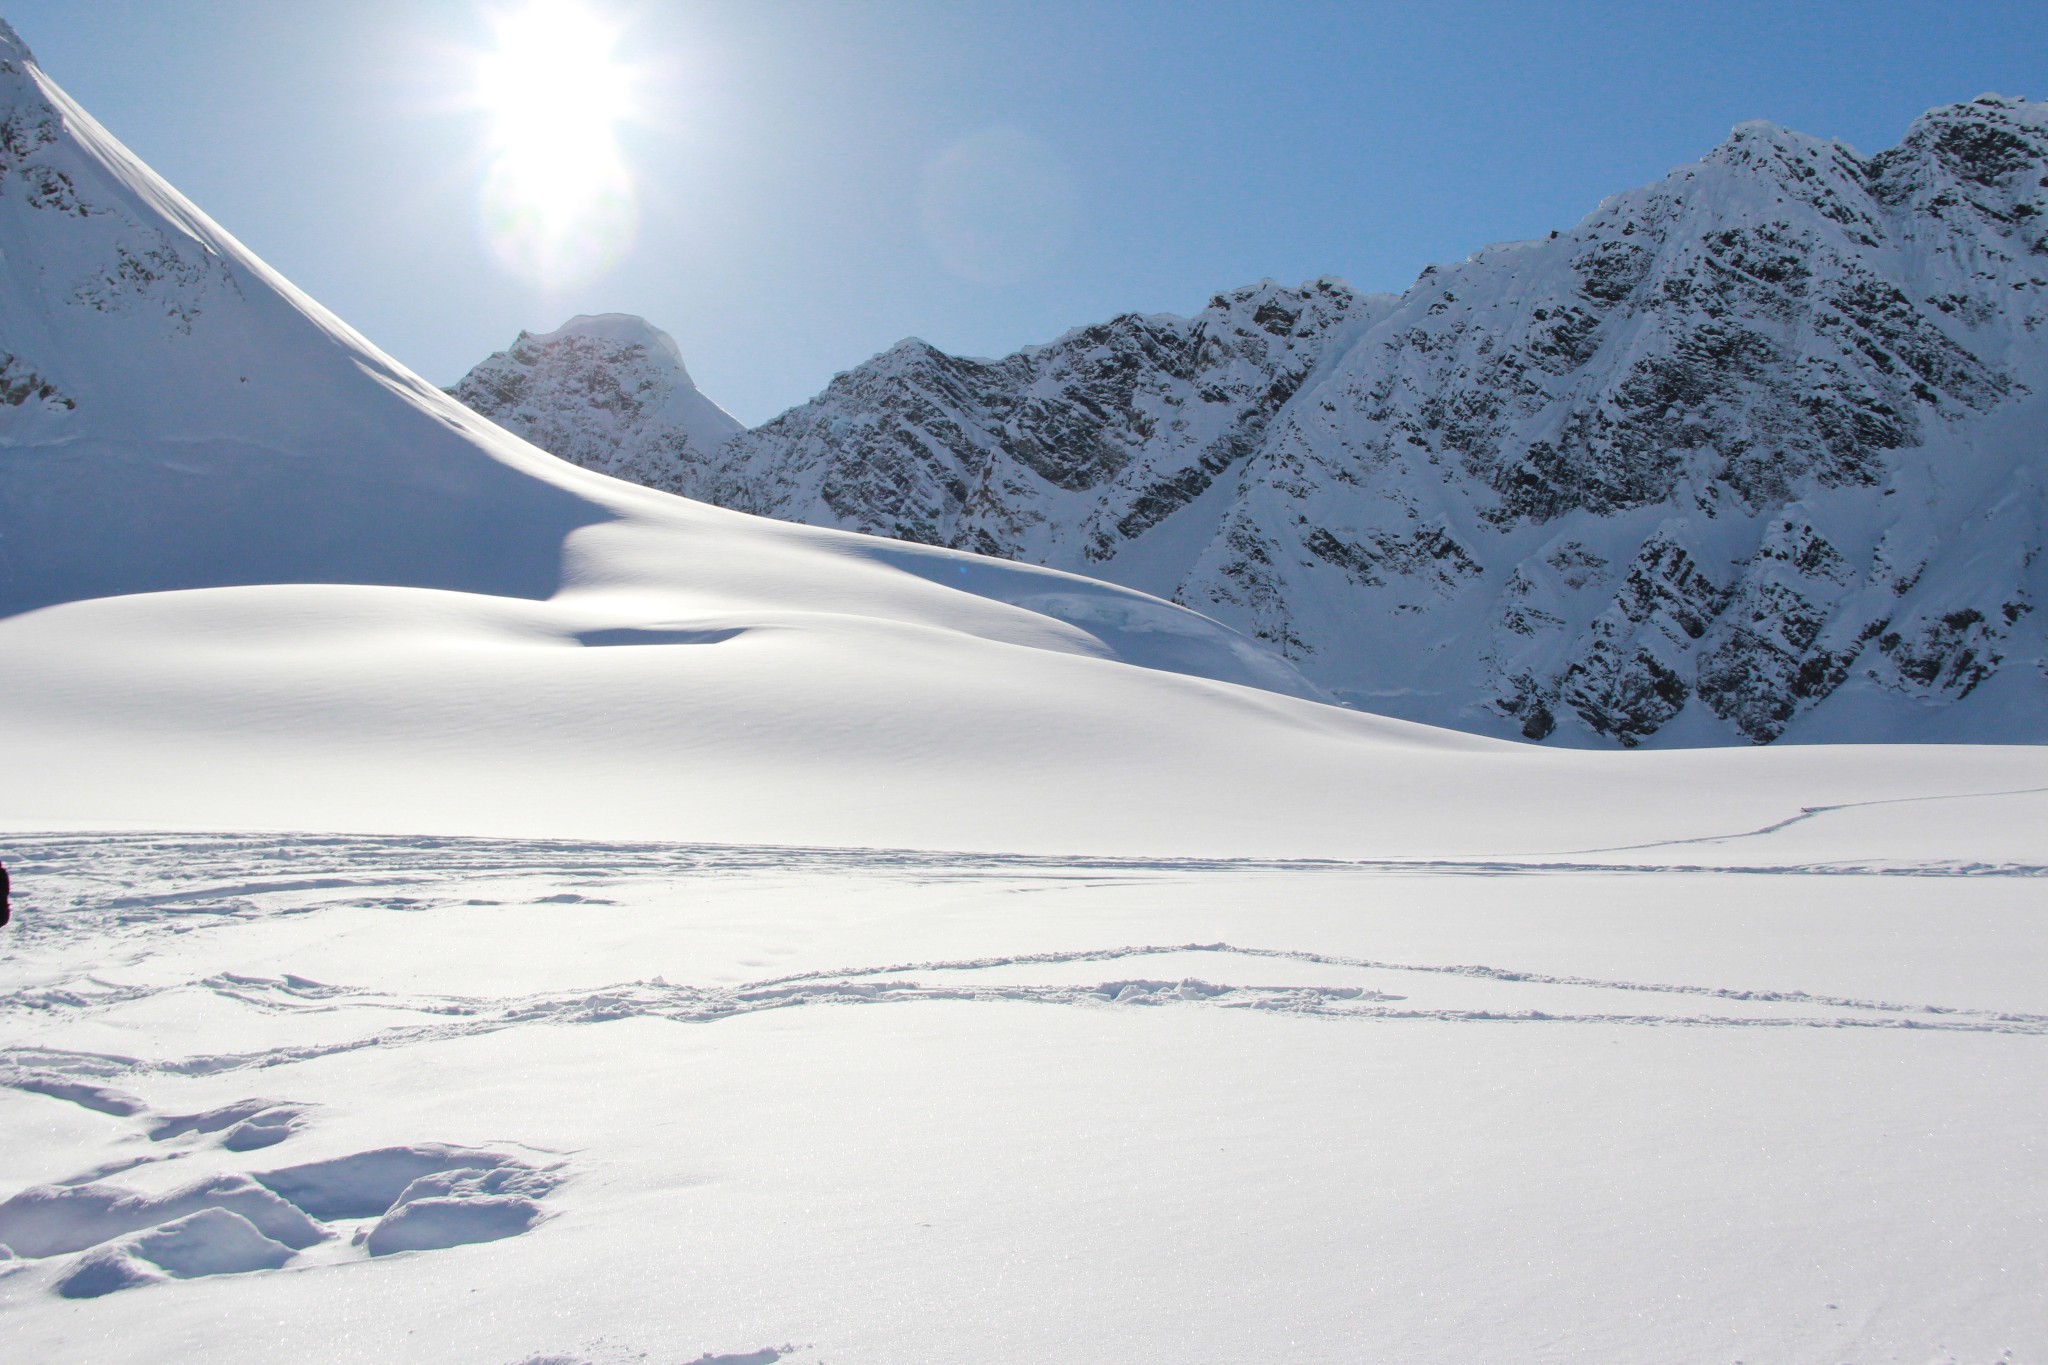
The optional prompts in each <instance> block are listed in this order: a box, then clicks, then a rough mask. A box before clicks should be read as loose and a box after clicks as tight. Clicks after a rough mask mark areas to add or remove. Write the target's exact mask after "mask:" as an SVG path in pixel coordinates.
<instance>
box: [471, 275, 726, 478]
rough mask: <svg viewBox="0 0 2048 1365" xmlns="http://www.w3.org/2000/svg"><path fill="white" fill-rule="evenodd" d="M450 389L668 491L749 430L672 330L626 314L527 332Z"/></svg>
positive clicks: (567, 454) (573, 458)
mask: <svg viewBox="0 0 2048 1365" xmlns="http://www.w3.org/2000/svg"><path fill="white" fill-rule="evenodd" d="M450 392H451V393H452V394H453V396H454V397H455V398H457V399H458V400H460V401H461V402H463V403H465V404H467V405H468V406H470V407H471V408H474V409H476V410H477V411H478V412H488V413H491V414H493V416H494V418H495V420H497V421H499V422H500V423H501V424H503V425H505V426H508V427H511V428H513V429H514V430H517V431H518V432H519V433H520V434H521V435H523V436H525V437H526V439H528V440H529V441H532V442H533V443H534V444H535V445H537V446H539V447H541V448H542V449H543V450H546V451H548V452H550V453H551V454H554V455H559V456H561V457H562V458H563V459H565V460H568V461H570V462H571V463H573V464H579V465H582V466H583V467H584V468H585V469H595V470H597V471H598V472H599V473H602V474H610V475H612V476H614V477H616V478H621V479H628V480H631V481H632V482H634V483H638V484H645V485H646V486H647V487H649V488H659V489H663V490H665V491H667V492H676V491H679V490H680V489H682V488H685V487H688V486H691V485H692V484H694V482H695V478H694V477H693V474H694V467H695V466H698V465H701V464H703V463H704V462H705V460H706V459H707V458H708V457H709V456H710V455H711V454H712V453H713V452H714V451H716V450H717V449H718V448H719V447H720V446H722V445H724V444H725V443H726V442H727V441H728V440H730V439H732V438H733V437H734V436H737V435H738V434H739V433H740V432H741V431H742V430H744V428H743V427H742V426H741V424H740V422H739V420H738V419H737V418H735V417H733V416H732V414H730V413H728V412H727V411H726V410H725V409H724V408H721V407H719V406H718V405H717V404H716V403H714V402H712V401H711V400H710V399H709V398H706V397H705V396H704V395H703V394H702V393H700V392H699V391H698V389H697V386H696V384H694V383H693V382H691V379H690V373H689V371H688V370H687V369H685V368H684V366H683V357H682V353H681V352H680V351H678V350H677V349H676V343H675V341H674V339H673V338H671V337H670V336H669V334H668V333H666V332H664V331H661V330H660V329H658V328H656V327H653V326H650V325H649V324H648V323H646V322H644V321H642V320H641V319H639V318H636V317H629V316H627V315H626V314H623V313H603V314H599V315H597V316H595V317H592V316H587V315H585V316H578V317H573V318H571V319H569V321H568V322H567V323H566V324H564V325H563V326H562V327H560V328H558V329H557V330H555V331H552V332H546V333H541V334H539V335H536V334H534V333H532V332H521V333H520V334H519V337H518V339H517V340H516V341H514V342H513V343H512V345H511V346H510V348H508V349H506V350H503V351H500V352H498V353H497V354H496V355H494V356H492V357H491V358H490V359H488V360H486V361H484V362H483V364H481V365H479V366H477V367H476V368H475V369H474V370H471V371H470V372H469V374H468V375H467V376H466V377H465V378H464V379H463V381H462V382H461V383H460V384H458V385H457V386H456V387H455V388H454V389H452V390H450Z"/></svg>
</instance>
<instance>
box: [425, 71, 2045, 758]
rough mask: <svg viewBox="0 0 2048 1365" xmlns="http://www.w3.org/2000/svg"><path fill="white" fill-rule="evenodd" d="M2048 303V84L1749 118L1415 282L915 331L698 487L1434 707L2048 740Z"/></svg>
mask: <svg viewBox="0 0 2048 1365" xmlns="http://www.w3.org/2000/svg"><path fill="white" fill-rule="evenodd" d="M2044 327H2048V106H2044V105H2041V104H2034V103H2028V102H2025V101H2021V100H2012V99H2002V98H1998V97H1995V96H1986V97H1984V98H1981V99H1978V100H1975V101H1972V102H1970V103H1967V104H1959V105H1954V106H1950V107H1947V108H1942V109H1937V110H1934V111H1933V112H1931V113H1929V114H1928V115H1926V116H1925V117H1924V118H1923V119H1921V120H1920V121H1919V122H1918V123H1916V124H1915V125H1914V126H1913V128H1912V129H1911V131H1910V132H1909V133H1908V134H1907V136H1906V138H1905V140H1904V141H1903V142H1902V143H1901V145H1900V146H1898V147H1896V148H1894V149H1892V150H1890V151H1886V152H1883V153H1880V154H1878V155H1876V156H1873V157H1869V158H1865V157H1861V156H1859V155H1857V154H1856V153H1855V152H1853V151H1852V150H1851V149H1849V148H1848V147H1845V146H1843V145H1841V144H1839V143H1830V142H1821V141H1818V140H1815V139H1812V138H1808V137H1804V136H1802V135H1800V134H1797V133H1793V132H1788V131H1786V130H1784V129H1780V128H1776V127H1774V126H1772V125H1769V124H1764V123H1750V124H1744V125H1742V126H1740V127H1738V128H1737V129H1735V131H1734V133H1733V134H1732V135H1731V136H1730V138H1729V140H1728V141H1727V142H1726V143H1724V144H1723V145H1722V146H1721V147H1719V148H1717V149H1715V150H1714V151H1713V152H1712V153H1711V154H1709V155H1708V156H1707V157H1705V158H1704V159H1702V160H1701V161H1699V162H1697V163H1695V164H1693V165H1690V166H1685V167H1681V168H1680V169H1678V170H1676V171H1674V172H1672V174H1671V175H1670V176H1668V177H1666V178H1665V179H1664V180H1663V181H1662V182H1660V183H1658V184H1655V185H1650V186H1647V187H1644V188H1642V189H1639V190H1635V191H1632V192H1630V193H1627V194H1623V195H1618V196H1616V197H1615V198H1612V199H1610V200H1608V201H1607V202H1606V203H1604V204H1602V205H1601V206H1600V208H1599V209H1598V210H1597V211H1595V212H1594V213H1593V214H1592V215H1591V216H1589V217H1588V218H1587V219H1586V220H1585V221H1583V222H1582V223H1580V224H1579V225H1577V226H1576V227H1574V228H1572V229H1570V230H1568V231H1562V232H1556V233H1552V234H1551V235H1550V236H1549V237H1548V238H1546V239H1543V240H1539V241H1534V242H1521V243H1510V244H1505V245H1500V246H1494V247H1489V248H1487V249H1486V250H1483V251H1481V252H1478V253H1477V254H1475V255H1474V256H1472V257H1471V258H1470V259H1469V260H1466V261H1464V262H1461V263H1459V264H1455V265H1445V266H1432V267H1431V268H1429V269H1428V270H1426V271H1425V272H1424V273H1423V275H1422V277H1421V279H1419V280H1418V281H1417V282H1416V284H1415V285H1414V287H1413V288H1411V289H1410V290H1409V291H1408V292H1407V293H1406V294H1404V295H1402V296H1401V297H1399V298H1391V297H1383V296H1380V297H1371V298H1365V297H1360V296H1358V295H1356V294H1355V293H1353V292H1352V291H1351V290H1349V289H1348V288H1347V287H1345V286H1344V285H1343V284H1342V283H1341V282H1339V281H1334V280H1327V279H1325V280H1318V281H1315V282H1312V283H1310V284H1306V285H1303V286H1301V287H1300V288H1297V289H1288V288H1284V287H1282V286H1279V285H1276V284H1274V283H1272V282H1270V281H1268V282H1265V283H1262V284H1260V285H1257V286H1254V287H1251V288H1248V289H1241V290H1237V291H1234V292H1230V293H1225V294H1220V295H1218V296H1217V297H1216V298H1215V299H1214V300H1212V301H1211V303H1210V305H1209V306H1208V307H1207V308H1206V309H1204V310H1203V311H1202V312H1200V313H1198V314H1197V315H1196V316H1194V317H1192V318H1177V317H1163V316H1152V317H1141V316H1136V315H1127V316H1124V317H1120V318H1116V319H1114V320H1112V321H1110V322H1108V323H1105V324H1102V325H1100V326H1096V327H1089V328H1085V329H1081V330H1078V331H1075V332H1072V333H1069V334H1068V335H1067V336H1065V337H1062V338H1060V339H1059V340H1057V341H1055V342H1053V343H1051V344H1049V345H1046V346H1039V347H1032V348H1029V349H1027V350H1025V351H1021V352H1019V353H1018V354H1016V355H1014V356H1010V357H1007V358H1004V359H1001V360H994V361H982V360H969V359H963V358H960V357H955V356H949V355H946V354H944V353H941V352H938V351H936V350H934V349H933V348H931V347H929V346H926V345H924V344H923V343H920V342H904V343H902V344H900V345H898V346H896V347H894V348H892V349H891V350H889V351H887V352H885V353H883V354H882V355H880V356H877V357H876V358H875V359H873V360H871V361H868V362H867V363H865V364H863V365H861V366H859V367H857V368H855V369H854V370H851V371H849V372H848V373H846V374H843V375H840V376H838V377H837V378H836V379H834V380H833V381H832V383H831V385H830V386H829V387H828V388H827V389H826V390H825V392H824V393H822V394H820V395H819V396H818V397H817V398H816V399H814V400H812V401H811V402H810V403H808V404H805V405H803V406H802V407H799V408H796V409H793V410H792V411H790V412H788V413H785V414H783V415H782V416H781V417H778V418H776V419H775V420H774V421H772V422H769V423H768V424H766V425H765V426H762V427H760V428H758V429H756V430H754V431H752V432H749V433H747V434H745V435H744V436H741V437H739V438H737V439H735V440H734V441H733V442H732V443H731V444H729V445H728V446H726V447H725V449H724V451H723V453H722V454H721V455H720V456H719V457H718V458H717V459H716V460H712V461H708V462H702V463H700V464H699V465H698V466H697V469H698V474H697V476H696V482H695V483H688V482H685V483H683V484H679V485H676V486H679V487H683V488H685V490H686V491H689V492H691V493H692V494H693V495H695V496H699V497H704V498H708V499H710V500H712V501H717V502H721V503H724V504H726V505H728V506H735V507H743V508H746V509H748V510H751V511H759V512H765V513H768V514H770V515H773V516H778V517H784V518H789V519H794V520H799V521H807V522H814V523H817V524H821V525H833V526H844V527H850V528H855V529H859V530H863V531H870V532H874V533H877V534H882V535H890V536H896V537H900V538H903V539H908V540H915V541H922V542H928V543H933V544H941V545H952V546H960V547H965V548H971V549H975V550H979V551H981V552H983V553H987V554H994V555H1001V556H1004V557H1007V558H1014V559H1020V560H1025V561H1028V562H1032V563H1040V564H1049V565H1054V566H1057V567H1062V568H1067V569H1073V570H1078V571H1083V572H1087V573H1090V574H1094V575H1098V576H1101V577H1105V578H1109V579H1111V580H1113V581H1117V582H1123V583H1129V584H1132V585H1134V586H1138V587H1142V588H1143V589H1145V590H1146V591H1148V592H1153V593H1156V594H1159V595H1161V596H1165V597H1170V598H1172V599H1173V600H1175V601H1177V602H1182V603H1185V604H1187V605H1189V606H1192V607H1195V608H1196V609H1198V610H1200V611H1203V612H1205V613H1208V614H1210V615H1212V616H1215V617H1216V618H1218V619H1220V620H1223V621H1225V622H1228V623H1229V624H1231V625H1234V626H1236V627H1237V628H1239V629H1240V630H1242V631H1244V632H1245V633H1247V634H1249V635H1253V636H1256V637H1257V638H1259V639H1262V640H1265V641H1266V642H1268V643H1269V644H1271V645H1273V646H1274V647H1275V648H1277V649H1278V650H1280V651H1281V652H1283V653H1284V654H1286V655H1287V656H1288V657H1289V658H1290V659H1292V660H1293V661H1294V662H1295V663H1297V664H1298V665H1299V666H1300V667H1301V669H1302V671H1303V672H1304V673H1305V674H1307V676H1308V677H1309V678H1310V679H1311V680H1312V681H1314V682H1316V683H1319V684H1320V685H1322V686H1323V687H1325V688H1327V689H1329V690H1330V691H1331V692H1333V693H1335V694H1336V695H1338V696H1340V697H1342V698H1345V699H1347V700H1349V701H1352V702H1354V703H1356V704H1358V705H1359V706H1361V707H1364V708H1365V709H1368V710H1375V711H1382V712H1387V713H1390V714H1395V715H1401V716H1405V717H1409V718H1412V719H1419V720H1426V721H1429V722H1432V723H1436V724H1444V725H1453V726H1458V727H1461V728H1467V729H1475V730H1479V731H1483V732H1488V733H1497V734H1508V735H1520V736H1523V737H1526V738H1529V739H1536V740H1548V741H1552V742H1557V743H1569V744H1580V745H1584V744H1620V745H1623V746H1635V745H1640V744H1644V743H1656V744H1671V743H1677V744H1697V743H1746V742H1756V743H1763V742H1769V741H1772V740H1775V739H1778V738H1780V737H1790V738H1793V739H1831V740H1886V739H1895V738H1896V739H1964V740H1976V741H1985V740H2019V739H2024V740H2029V741H2040V740H2043V739H2048V729H2044V728H2043V724H2044V722H2043V719H2042V718H2043V717H2044V716H2048V645H2044V636H2043V629H2044V618H2043V617H2041V616H2040V615H2038V614H2037V612H2036V608H2037V606H2038V604H2039V601H2040V599H2041V596H2042V593H2043V591H2044V588H2048V585H2044V583H2043V581H2042V578H2041V574H2042V573H2043V569H2042V568H2041V561H2040V550H2041V544H2042V540H2041V537H2042V519H2043V509H2042V505H2041V491H2040V488H2041V481H2042V478H2043V468H2042V462H2041V461H2042V457H2041V451H2042V450H2043V449H2048V444H2044V441H2048V408H2044V407H2043V406H2042V405H2043V403H2044V401H2048V387H2044V386H2048V331H2044ZM588 382H593V383H599V384H600V385H602V384H604V383H608V382H609V381H607V380H602V379H601V378H600V379H593V380H591V381H588ZM465 393H466V396H471V397H473V398H474V399H475V400H476V401H479V402H480V403H482V408H481V410H483V411H485V412H487V413H489V414H490V415H492V416H495V417H499V418H500V419H501V420H505V421H507V422H508V423H509V424H511V425H513V426H514V427H515V428H516V429H520V430H522V431H525V432H527V434H529V435H533V434H535V433H534V431H532V430H529V429H528V428H527V427H525V426H522V425H521V420H522V419H521V415H520V414H519V413H518V412H516V411H514V410H512V409H511V408H510V407H508V406H506V405H503V404H493V403H492V402H490V401H489V395H488V394H470V393H469V392H468V391H465ZM536 439H540V437H538V436H536ZM543 444H545V441H543Z"/></svg>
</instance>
